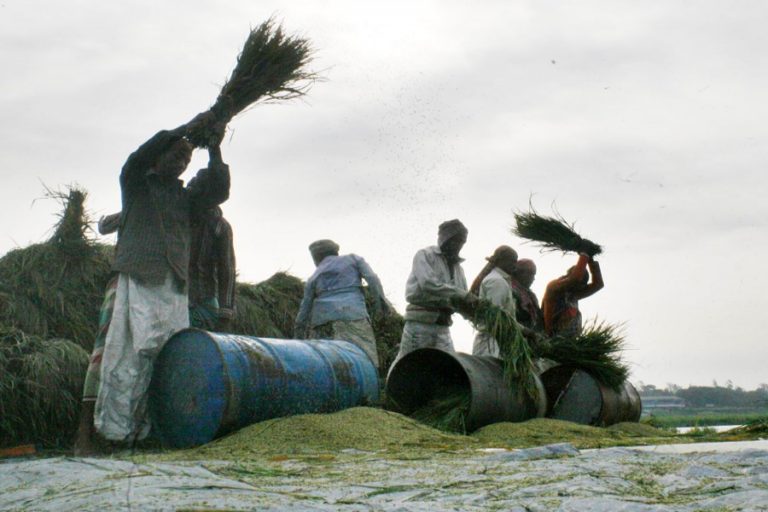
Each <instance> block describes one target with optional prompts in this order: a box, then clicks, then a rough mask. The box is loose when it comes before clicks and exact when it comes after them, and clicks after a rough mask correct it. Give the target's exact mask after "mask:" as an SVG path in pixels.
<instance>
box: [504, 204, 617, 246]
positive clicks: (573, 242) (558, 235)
mask: <svg viewBox="0 0 768 512" xmlns="http://www.w3.org/2000/svg"><path fill="white" fill-rule="evenodd" d="M512 233H514V234H515V235H517V236H519V237H520V238H526V239H528V240H531V241H533V242H536V243H538V244H540V245H541V246H542V248H543V250H545V251H563V252H576V253H582V252H583V253H586V254H588V255H589V256H596V255H598V254H600V253H601V252H603V248H602V247H600V245H598V244H596V243H595V242H592V241H591V240H587V239H586V238H582V237H581V236H580V235H579V234H578V233H576V231H575V230H574V227H573V225H572V224H569V223H568V222H567V221H566V220H565V219H563V218H562V217H561V216H560V214H556V216H555V217H544V216H541V215H539V214H538V213H537V212H536V210H534V209H533V207H532V206H531V209H530V211H529V212H517V213H515V226H514V227H513V228H512Z"/></svg>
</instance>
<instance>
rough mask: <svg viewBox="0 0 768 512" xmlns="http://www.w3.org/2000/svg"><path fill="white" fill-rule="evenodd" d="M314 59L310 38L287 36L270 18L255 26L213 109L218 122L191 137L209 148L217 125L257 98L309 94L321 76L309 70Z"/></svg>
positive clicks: (195, 141) (225, 122)
mask: <svg viewBox="0 0 768 512" xmlns="http://www.w3.org/2000/svg"><path fill="white" fill-rule="evenodd" d="M311 59H312V47H311V45H310V43H309V41H308V40H306V39H303V38H301V37H297V36H287V35H286V34H285V33H284V31H283V28H282V26H280V25H277V26H276V24H275V21H274V19H272V18H270V19H268V20H267V21H265V22H264V23H262V24H261V25H259V26H258V27H257V28H255V29H252V30H251V32H250V34H249V35H248V38H247V39H246V41H245V44H244V45H243V50H242V52H241V53H240V55H239V56H238V58H237V64H236V65H235V68H234V69H233V70H232V74H231V75H230V77H229V79H228V80H227V82H226V83H225V84H224V86H223V87H222V89H221V92H220V93H219V97H218V98H217V99H216V103H214V105H213V107H211V109H210V111H211V112H212V113H213V114H214V117H215V123H214V124H205V125H201V126H200V127H199V129H197V130H195V132H194V133H192V134H189V135H188V137H189V138H190V140H191V141H192V142H193V143H194V144H195V145H197V146H200V147H206V146H208V145H209V141H210V140H216V136H215V135H214V134H213V133H212V132H213V131H214V127H215V126H221V125H226V124H227V123H228V122H229V121H230V120H231V119H232V118H233V117H234V116H236V115H237V114H238V113H240V112H242V111H243V110H245V109H246V108H248V107H249V106H250V105H252V104H254V103H256V102H257V101H260V100H264V101H279V100H290V99H294V98H299V97H301V96H304V94H306V92H307V90H308V89H309V87H310V86H311V84H312V83H313V82H314V81H315V80H316V79H317V75H316V74H315V73H313V72H310V71H307V70H306V66H307V64H309V62H310V61H311Z"/></svg>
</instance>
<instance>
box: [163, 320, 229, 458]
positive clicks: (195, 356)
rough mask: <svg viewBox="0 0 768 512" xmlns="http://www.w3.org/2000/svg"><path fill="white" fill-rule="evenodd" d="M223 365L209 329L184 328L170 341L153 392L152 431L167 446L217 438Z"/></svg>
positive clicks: (222, 399)
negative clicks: (207, 330)
mask: <svg viewBox="0 0 768 512" xmlns="http://www.w3.org/2000/svg"><path fill="white" fill-rule="evenodd" d="M223 366H224V362H223V359H222V356H221V353H220V352H219V349H218V347H217V345H216V343H215V342H214V341H213V340H212V338H211V336H210V335H209V334H208V333H207V332H206V331H203V330H200V329H185V330H183V331H179V332H177V333H176V334H174V335H173V336H172V337H171V339H169V340H168V342H167V343H166V344H165V347H163V350H162V351H161V352H160V355H159V356H158V358H157V360H156V361H155V366H154V371H153V374H152V382H151V384H150V388H149V414H150V418H151V421H152V429H153V431H154V433H155V435H157V436H158V437H159V438H160V440H161V441H162V442H163V443H164V444H167V445H170V446H173V447H176V448H183V447H189V446H195V445H199V444H203V443H207V442H209V441H211V440H212V439H213V438H214V437H215V436H216V432H217V430H218V429H219V426H220V425H221V423H222V417H223V416H224V410H225V407H226V396H227V386H226V382H225V371H224V368H223Z"/></svg>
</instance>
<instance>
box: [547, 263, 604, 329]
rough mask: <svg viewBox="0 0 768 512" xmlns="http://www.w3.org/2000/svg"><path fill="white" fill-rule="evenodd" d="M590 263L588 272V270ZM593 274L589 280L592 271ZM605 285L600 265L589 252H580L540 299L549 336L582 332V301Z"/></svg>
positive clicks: (551, 282)
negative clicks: (580, 301)
mask: <svg viewBox="0 0 768 512" xmlns="http://www.w3.org/2000/svg"><path fill="white" fill-rule="evenodd" d="M587 266H589V272H588V271H587ZM590 272H591V273H592V281H591V282H590V277H589V273H590ZM602 288H603V274H602V273H601V272H600V265H599V264H598V263H597V261H595V260H594V259H593V258H592V257H590V256H589V255H587V254H584V253H581V254H579V260H578V262H577V263H576V265H574V266H572V267H571V268H569V269H568V272H566V274H565V275H564V276H561V277H558V278H557V279H555V280H554V281H550V283H549V284H548V285H547V289H546V291H545V292H544V298H543V299H542V301H541V308H542V311H543V313H544V330H545V331H546V333H547V334H548V335H549V336H554V335H557V334H562V335H566V336H578V335H579V334H581V311H579V300H581V299H585V298H587V297H589V296H590V295H593V294H594V293H595V292H597V291H599V290H600V289H602Z"/></svg>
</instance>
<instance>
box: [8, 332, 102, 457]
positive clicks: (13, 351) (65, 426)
mask: <svg viewBox="0 0 768 512" xmlns="http://www.w3.org/2000/svg"><path fill="white" fill-rule="evenodd" d="M87 366H88V353H87V352H85V350H83V349H82V348H81V347H79V346H78V345H76V344H75V343H72V342H70V341H67V340H62V339H52V340H45V339H43V338H40V337H38V336H30V335H27V334H25V333H24V332H22V331H20V330H18V329H14V328H8V327H0V438H1V439H2V444H5V445H9V446H10V445H17V444H22V443H25V442H33V443H40V444H43V445H45V446H63V445H66V444H68V443H69V442H70V440H71V438H72V435H73V434H74V431H75V429H76V428H77V419H78V412H79V406H80V395H81V392H82V386H83V380H84V378H85V371H86V368H87Z"/></svg>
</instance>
